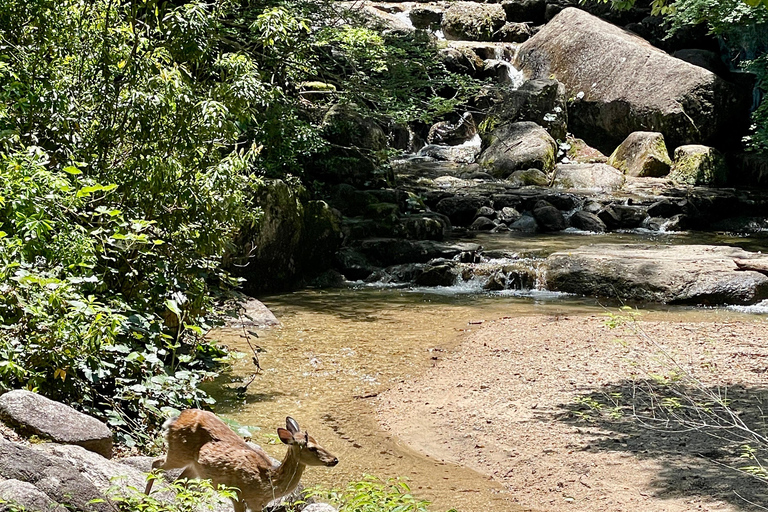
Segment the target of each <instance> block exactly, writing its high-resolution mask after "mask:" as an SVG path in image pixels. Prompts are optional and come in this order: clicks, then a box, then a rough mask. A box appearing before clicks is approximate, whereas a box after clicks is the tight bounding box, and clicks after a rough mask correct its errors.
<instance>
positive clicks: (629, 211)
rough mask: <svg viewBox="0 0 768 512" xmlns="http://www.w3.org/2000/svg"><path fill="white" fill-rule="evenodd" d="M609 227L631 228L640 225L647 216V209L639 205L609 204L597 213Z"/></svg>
mask: <svg viewBox="0 0 768 512" xmlns="http://www.w3.org/2000/svg"><path fill="white" fill-rule="evenodd" d="M597 216H598V217H599V218H600V220H602V221H603V222H604V223H605V225H606V226H608V228H610V229H632V228H636V227H638V226H640V225H641V224H642V223H643V220H645V218H646V217H647V210H646V209H645V208H643V207H640V206H630V205H624V204H611V205H608V206H606V207H605V208H603V209H602V210H600V211H599V212H598V213H597Z"/></svg>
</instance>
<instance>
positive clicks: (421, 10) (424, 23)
mask: <svg viewBox="0 0 768 512" xmlns="http://www.w3.org/2000/svg"><path fill="white" fill-rule="evenodd" d="M408 17H409V18H410V19H411V23H413V26H414V27H416V28H418V29H422V30H426V29H431V28H434V27H439V26H440V22H441V21H443V11H441V10H437V9H433V8H430V7H414V8H413V9H411V11H410V12H409V13H408Z"/></svg>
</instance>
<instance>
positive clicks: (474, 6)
mask: <svg viewBox="0 0 768 512" xmlns="http://www.w3.org/2000/svg"><path fill="white" fill-rule="evenodd" d="M506 21H507V17H506V14H505V13H504V9H502V7H501V5H499V4H478V3H475V2H452V3H451V4H450V6H449V7H448V9H446V10H445V12H444V13H443V22H442V28H443V33H444V34H445V38H446V39H454V40H461V41H493V40H495V35H496V32H498V31H499V30H500V29H501V27H503V26H504V23H505V22H506Z"/></svg>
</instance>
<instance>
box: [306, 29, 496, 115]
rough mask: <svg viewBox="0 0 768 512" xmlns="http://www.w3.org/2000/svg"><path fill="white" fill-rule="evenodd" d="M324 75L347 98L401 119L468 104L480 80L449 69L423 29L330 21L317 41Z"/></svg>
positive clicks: (377, 111) (452, 109) (453, 108)
mask: <svg viewBox="0 0 768 512" xmlns="http://www.w3.org/2000/svg"><path fill="white" fill-rule="evenodd" d="M315 45H316V48H317V52H318V54H319V55H320V62H321V63H324V64H325V67H324V75H325V77H327V78H330V79H332V80H333V81H336V82H338V85H339V86H338V88H339V89H340V90H343V91H344V92H343V94H342V96H343V98H344V99H345V100H346V101H348V102H352V103H355V104H357V105H358V106H361V107H363V106H367V107H368V108H369V109H370V110H371V111H372V112H374V113H375V114H376V115H378V116H379V117H381V118H388V119H392V120H393V121H395V122H398V123H404V122H409V121H413V120H419V121H422V122H432V121H434V120H435V119H436V118H439V117H440V116H442V115H445V114H448V113H451V112H454V111H455V110H456V109H457V107H458V106H460V105H463V104H465V103H466V102H467V101H468V100H469V99H470V98H471V97H472V95H473V94H474V93H476V92H477V90H478V89H479V87H480V86H481V85H482V83H481V82H479V81H477V80H474V79H472V78H470V77H468V76H466V75H459V74H456V73H451V72H449V71H447V70H446V68H445V66H444V64H443V63H442V61H441V59H440V57H439V53H438V52H439V48H438V47H437V46H436V45H435V44H434V43H432V42H431V41H429V40H428V39H427V38H426V36H423V35H421V34H419V33H416V34H415V35H407V36H403V35H392V36H386V35H381V34H380V33H379V32H377V31H374V30H372V29H368V28H362V27H351V26H348V27H342V28H332V27H328V28H326V29H324V30H322V31H320V32H319V33H318V35H317V40H316V42H315Z"/></svg>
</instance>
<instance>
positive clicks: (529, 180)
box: [507, 169, 549, 187]
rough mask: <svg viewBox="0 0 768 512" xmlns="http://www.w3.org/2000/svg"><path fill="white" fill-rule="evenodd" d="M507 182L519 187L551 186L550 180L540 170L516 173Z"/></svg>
mask: <svg viewBox="0 0 768 512" xmlns="http://www.w3.org/2000/svg"><path fill="white" fill-rule="evenodd" d="M507 181H510V182H512V183H513V184H514V185H519V186H521V187H547V186H549V178H548V177H547V175H546V174H544V173H543V172H541V171H540V170H539V169H525V170H523V171H515V172H513V173H512V174H510V175H509V177H508V178H507Z"/></svg>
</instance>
